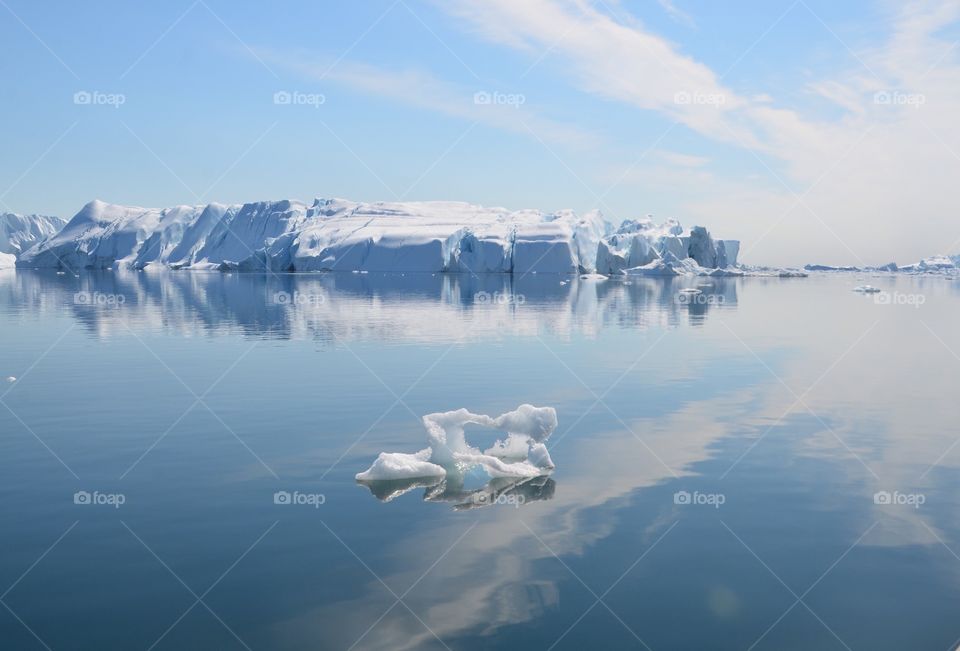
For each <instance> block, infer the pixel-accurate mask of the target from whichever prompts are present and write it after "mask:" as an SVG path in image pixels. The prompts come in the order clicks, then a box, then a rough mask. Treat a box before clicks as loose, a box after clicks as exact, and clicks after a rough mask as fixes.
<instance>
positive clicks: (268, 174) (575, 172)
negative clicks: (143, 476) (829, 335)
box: [0, 0, 960, 264]
mask: <svg viewBox="0 0 960 651" xmlns="http://www.w3.org/2000/svg"><path fill="white" fill-rule="evenodd" d="M957 5H958V3H957V2H956V1H955V0H953V1H950V2H946V1H943V0H940V1H935V0H931V1H924V2H912V3H900V2H897V3H892V2H891V3H887V2H860V1H850V2H843V3H838V2H828V1H820V0H795V1H794V0H791V1H782V2H781V1H780V0H771V1H764V2H760V1H753V0H750V1H738V2H729V3H717V2H712V1H707V0H644V1H639V0H637V1H630V0H619V1H617V0H597V1H595V2H590V1H588V0H583V1H581V0H447V1H445V2H440V1H437V2H431V1H417V0H398V1H394V0H384V1H381V0H371V1H369V2H315V1H314V2H300V1H296V0H285V1H284V2H282V3H239V2H224V1H222V0H198V1H194V0H183V1H179V0H178V1H171V2H164V3H136V4H134V3H129V2H112V1H99V0H97V1H94V2H89V3H83V4H80V3H75V2H65V1H64V2H44V3H37V2H27V1H24V0H0V52H2V55H0V74H2V86H0V87H2V91H3V96H2V103H0V112H2V113H0V117H2V120H0V124H2V127H0V129H2V134H3V140H2V142H3V150H4V153H5V155H4V156H2V157H0V202H2V203H0V210H12V211H15V212H42V213H48V214H57V215H61V216H67V217H69V216H70V215H72V214H73V213H75V212H76V211H77V210H78V209H79V208H80V206H82V205H83V204H84V203H85V202H87V201H89V200H90V199H93V198H101V199H104V200H107V201H111V202H115V203H127V204H136V205H145V206H166V205H173V204H180V203H190V204H194V203H206V202H209V201H219V202H224V203H234V202H242V201H254V200H263V199H279V198H298V199H302V200H310V199H312V198H313V197H315V196H338V197H346V198H350V199H356V200H370V201H373V200H396V199H409V200H429V199H457V200H464V201H470V202H476V203H482V204H487V205H502V206H506V207H509V208H513V209H518V208H526V207H537V208H542V209H548V210H553V209H559V208H567V207H569V208H574V209H577V210H580V211H584V210H589V209H592V208H600V209H601V210H602V211H603V212H604V214H606V215H607V216H608V217H609V218H610V219H611V221H613V222H615V223H619V221H620V220H622V219H626V218H634V217H638V216H643V215H646V214H648V213H650V214H653V215H654V217H655V218H658V219H659V218H662V219H665V218H667V217H676V218H678V219H680V220H681V221H682V222H683V223H684V224H686V225H692V224H694V223H698V224H704V225H706V226H708V227H709V228H711V230H713V231H714V232H715V233H717V234H718V235H720V236H722V237H733V238H739V239H742V240H743V241H744V247H745V253H746V256H745V257H746V259H747V261H749V262H758V263H771V264H772V263H784V264H799V263H803V262H809V261H814V260H816V261H827V262H848V263H857V262H863V263H879V262H885V261H888V260H891V259H896V260H898V261H900V262H909V261H911V260H913V259H914V258H917V257H919V256H922V255H927V254H933V253H938V252H944V253H952V252H957V249H958V247H960V242H958V241H957V240H958V239H960V220H958V219H957V209H956V206H957V205H960V204H958V201H957V199H958V198H960V197H958V196H957V193H958V190H957V188H956V187H955V186H957V185H958V184H956V182H955V178H956V173H957V172H958V171H960V157H958V156H957V152H960V134H958V132H957V131H958V130H957V128H956V126H955V121H956V120H955V115H956V114H957V112H958V110H960V83H957V82H960V64H958V60H960V51H958V48H957V47H956V44H957V37H958V36H960V30H958V26H957V20H958V13H960V8H958V6H957ZM78 93H79V95H78ZM277 93H281V95H280V96H277ZM282 93H287V95H282ZM478 93H480V94H481V95H478ZM276 97H280V100H279V101H280V102H281V103H277V100H276V99H275V98H276ZM284 97H290V98H291V102H290V103H282V100H283V98H284ZM486 97H490V98H491V101H490V103H482V100H483V99H484V98H486ZM878 97H879V99H878ZM478 98H479V100H478ZM85 99H89V100H90V101H89V103H84V101H85ZM886 99H889V101H886ZM478 101H479V102H480V103H478ZM78 102H79V103H78ZM946 249H951V250H946Z"/></svg>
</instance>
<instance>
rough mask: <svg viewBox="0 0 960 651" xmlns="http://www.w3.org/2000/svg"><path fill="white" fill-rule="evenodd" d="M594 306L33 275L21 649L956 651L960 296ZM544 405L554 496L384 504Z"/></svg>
mask: <svg viewBox="0 0 960 651" xmlns="http://www.w3.org/2000/svg"><path fill="white" fill-rule="evenodd" d="M561 280H562V279H561V278H558V277H556V276H544V275H540V276H537V275H529V276H526V277H524V278H518V279H516V280H514V281H512V282H511V281H510V279H509V278H505V277H499V276H494V277H485V278H472V277H469V276H463V277H445V276H440V275H437V276H430V275H406V276H399V275H397V276H377V275H373V274H370V275H359V274H357V275H354V274H342V275H341V274H336V275H324V276H319V275H309V276H306V275H304V276H290V275H288V276H277V277H273V276H268V277H264V276H258V275H237V274H234V275H222V274H201V273H169V274H151V273H122V274H121V273H117V274H113V273H104V274H94V273H84V274H81V275H80V276H79V277H74V276H73V275H55V274H52V273H41V272H20V273H5V274H3V275H0V341H2V353H0V377H2V376H16V377H17V378H18V379H17V380H16V381H15V382H7V383H4V384H2V386H0V392H2V400H0V595H2V596H0V604H2V605H3V606H4V608H0V646H2V647H3V648H4V649H43V648H49V649H53V650H57V651H59V650H60V649H243V648H247V649H351V648H352V649H390V650H393V649H517V648H539V649H582V648H597V649H644V648H646V649H653V650H660V649H751V648H753V649H870V650H871V651H876V650H878V649H944V650H947V649H953V648H955V647H956V645H957V643H958V638H960V617H958V612H960V493H958V490H957V489H958V487H960V445H958V444H957V442H958V440H960V427H958V423H960V400H958V397H957V386H958V383H957V378H958V374H960V358H958V356H957V354H958V353H960V329H958V328H957V327H956V324H957V323H958V322H960V286H958V284H957V283H953V282H950V281H947V280H944V279H939V278H891V277H875V278H874V277H871V278H859V277H857V276H854V275H840V276H834V277H812V278H807V279H792V280H779V279H757V278H753V279H750V278H748V279H739V280H712V281H711V282H712V283H713V286H712V287H701V288H700V289H701V290H702V291H703V293H702V294H700V295H696V296H694V297H692V298H691V297H689V296H684V297H681V295H680V294H679V290H680V289H682V288H684V287H692V286H695V285H697V283H698V280H697V279H682V280H674V281H655V280H635V281H634V282H633V283H631V284H624V283H620V282H615V281H606V282H596V281H585V280H577V279H573V280H571V281H570V282H567V283H565V284H562V283H561ZM699 282H702V280H700V281H699ZM863 282H869V283H871V284H873V285H875V286H877V287H879V288H881V289H883V290H884V293H882V294H877V295H868V296H864V295H859V294H856V293H854V292H852V291H851V290H852V288H853V287H854V286H855V285H857V284H861V283H863ZM521 403H531V404H534V405H538V406H552V407H555V408H556V410H557V412H558V415H559V420H560V425H559V427H558V429H557V431H556V432H555V434H554V435H553V437H552V439H551V440H550V443H551V450H550V451H551V455H552V456H553V459H554V461H555V463H556V465H557V469H556V471H555V472H554V473H553V475H552V476H551V477H550V478H549V479H547V480H538V481H535V482H529V483H526V484H522V485H512V484H510V483H509V482H499V483H497V484H496V485H494V486H489V487H485V486H484V478H483V477H479V476H477V477H474V476H471V477H468V478H467V481H466V483H465V485H464V486H463V487H452V486H447V487H446V490H444V487H417V486H412V487H411V486H404V485H389V486H374V487H365V486H361V485H358V484H357V483H356V481H355V480H354V475H355V474H356V473H357V472H359V471H361V470H364V469H366V468H367V467H368V466H369V464H370V463H371V461H372V460H373V459H374V458H375V457H376V455H377V453H378V452H380V451H384V450H387V451H409V452H413V451H416V450H418V449H420V448H422V447H424V441H425V436H424V429H423V426H422V424H421V422H420V421H419V418H420V416H422V415H423V414H426V413H430V412H435V411H446V410H451V409H457V408H460V407H466V408H468V409H470V410H471V411H474V412H479V413H486V414H492V415H496V414H500V413H502V412H504V411H508V410H511V409H513V408H515V407H516V406H518V405H519V404H521ZM469 436H470V440H471V441H472V442H474V443H475V444H476V445H479V446H484V447H485V446H486V445H487V444H489V443H490V442H491V441H492V439H493V437H494V436H495V435H494V434H491V433H489V432H485V431H476V432H470V433H469ZM408 489H409V490H408ZM404 490H407V492H403V491H404ZM470 490H493V491H495V493H493V494H494V495H498V496H501V498H500V499H490V500H487V502H488V503H489V506H487V507H486V508H475V509H463V508H458V504H461V503H463V502H464V501H465V500H466V499H468V498H469V495H468V493H469V491H470ZM78 502H79V503H78ZM277 502H280V503H277Z"/></svg>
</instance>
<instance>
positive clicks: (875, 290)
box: [853, 285, 880, 294]
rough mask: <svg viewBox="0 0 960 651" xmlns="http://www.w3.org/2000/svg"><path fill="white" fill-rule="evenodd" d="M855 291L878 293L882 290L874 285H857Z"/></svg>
mask: <svg viewBox="0 0 960 651" xmlns="http://www.w3.org/2000/svg"><path fill="white" fill-rule="evenodd" d="M853 291H855V292H860V293H861V294H877V293H879V292H880V289H878V288H877V287H874V286H873V285H857V286H856V287H854V288H853Z"/></svg>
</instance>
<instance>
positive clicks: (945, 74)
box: [440, 0, 960, 264]
mask: <svg viewBox="0 0 960 651" xmlns="http://www.w3.org/2000/svg"><path fill="white" fill-rule="evenodd" d="M440 6H442V7H444V8H445V9H446V10H447V11H448V12H450V13H451V14H452V15H454V16H456V17H457V18H459V19H460V20H462V21H464V23H465V24H466V25H467V26H468V28H469V29H471V30H473V31H474V32H476V33H478V34H481V35H483V36H484V37H485V38H488V39H491V40H493V41H494V42H496V43H499V44H503V45H507V46H509V47H514V48H519V49H521V50H522V51H523V52H525V53H526V55H527V56H530V57H533V58H537V57H541V56H544V53H546V55H545V56H546V57H548V58H550V59H554V60H553V61H551V63H552V64H553V66H554V68H555V69H559V70H560V71H561V72H562V74H564V75H566V76H567V77H568V79H569V80H570V82H571V83H572V84H573V85H574V86H575V87H577V88H578V89H580V90H582V91H585V92H587V93H590V94H593V95H596V96H598V97H602V98H604V99H607V100H616V101H619V102H622V103H626V104H628V105H631V106H634V107H636V108H638V109H642V110H648V111H655V112H657V113H660V114H662V115H665V116H666V117H668V118H669V119H673V120H677V121H679V122H680V123H681V124H683V125H685V126H686V127H688V128H690V129H692V130H693V131H695V132H697V133H698V134H700V135H701V136H703V137H705V138H707V139H709V140H712V141H717V142H721V143H726V144H734V145H735V146H737V147H738V148H741V149H744V150H748V151H751V152H753V153H754V154H755V155H756V157H757V160H756V165H755V167H756V171H758V172H759V173H760V174H762V175H763V176H764V177H766V178H767V179H768V180H772V181H773V186H774V187H775V188H776V189H775V190H773V191H770V190H768V189H765V188H763V187H759V186H757V185H756V184H751V183H750V182H747V181H745V180H744V179H742V178H728V179H716V181H715V182H714V183H712V184H710V186H711V187H698V188H697V191H696V192H695V194H694V197H691V196H690V194H689V193H678V196H677V206H678V210H677V212H678V213H679V216H680V217H681V218H682V219H684V221H691V219H690V218H688V217H687V216H685V214H684V211H689V212H688V214H689V215H690V216H692V217H693V219H695V220H697V221H702V222H703V223H706V224H707V225H711V226H713V225H717V227H718V228H722V229H723V230H724V232H729V231H731V230H732V229H731V228H730V226H731V225H736V226H737V227H738V230H737V231H736V232H737V234H738V235H739V236H740V237H742V239H744V240H745V248H747V249H748V250H749V249H750V243H751V240H753V241H755V242H756V241H758V240H760V239H761V238H762V246H760V247H758V248H757V249H754V250H752V253H754V257H753V260H755V261H758V262H764V263H776V262H782V261H788V262H791V263H795V264H799V263H802V262H805V261H814V260H827V261H837V262H861V263H880V262H886V261H888V260H889V259H891V258H896V259H897V260H898V261H900V262H909V261H912V260H913V259H916V258H918V257H920V256H922V255H927V254H931V253H936V252H938V251H939V249H941V248H943V247H951V246H952V251H956V250H957V249H958V248H960V220H957V215H956V210H957V209H956V206H957V205H960V184H957V183H956V176H957V172H958V170H960V131H958V130H957V129H956V127H955V123H956V115H958V114H960V83H958V82H960V65H958V61H957V55H958V48H956V47H955V45H956V44H954V43H951V42H948V41H944V40H943V39H942V38H941V37H940V36H939V35H938V34H939V32H940V30H942V28H944V27H945V26H948V25H951V24H953V23H954V22H955V21H956V20H957V19H958V17H960V3H957V2H955V1H953V0H941V1H933V0H929V1H917V2H912V3H910V4H908V5H905V6H903V8H902V9H901V10H899V12H897V13H896V14H894V15H893V16H891V28H892V29H891V31H890V33H891V34H892V35H891V36H890V37H889V38H888V39H887V40H886V41H885V42H880V43H876V44H875V45H874V47H872V48H866V49H864V50H862V51H858V52H856V53H853V52H850V53H849V56H846V57H844V58H845V60H846V61H847V62H848V65H847V67H846V69H842V68H841V69H837V70H836V71H835V72H833V73H832V74H831V75H830V76H829V77H827V78H821V79H814V80H812V81H810V82H809V84H808V86H807V88H808V89H809V90H810V91H811V92H812V93H814V94H816V95H818V96H820V97H822V98H824V99H826V100H827V101H829V102H830V103H831V104H832V105H833V106H834V108H835V109H836V108H839V109H840V110H839V113H838V112H837V111H836V110H833V111H830V112H825V111H823V110H821V108H822V107H821V108H810V107H807V106H803V107H800V106H794V107H792V108H791V107H789V106H785V105H784V103H783V100H782V99H780V100H779V101H777V100H771V98H770V97H769V94H766V93H755V92H752V93H750V94H743V95H741V94H740V93H738V92H736V91H735V90H733V89H731V88H730V87H728V85H727V84H725V83H724V81H723V79H722V77H721V76H719V75H718V74H717V73H715V72H714V71H713V70H711V69H710V68H709V67H708V66H706V65H705V64H703V63H701V62H699V61H697V60H695V59H693V58H692V57H689V56H687V55H685V54H683V53H682V52H681V51H680V50H679V48H678V47H677V46H676V45H675V44H672V43H670V42H668V41H667V40H665V39H664V38H662V37H660V36H658V35H656V34H653V33H651V32H649V31H648V30H647V29H646V28H644V27H643V26H642V25H639V24H636V23H635V22H633V21H627V20H617V19H616V17H614V16H610V15H607V14H605V13H602V12H600V11H598V10H597V9H595V8H593V6H592V5H590V4H588V3H586V2H582V1H579V0H570V1H564V0H558V1H556V2H551V1H550V0H530V1H529V2H523V3H517V2H512V1H511V0H449V2H444V3H443V4H442V5H440ZM794 11H797V12H805V11H809V9H808V8H807V7H806V6H805V5H803V4H800V5H797V6H796V7H795V8H794ZM782 27H783V28H784V29H789V17H787V19H785V22H784V25H782ZM824 29H825V30H826V28H824ZM768 38H776V34H775V32H774V33H772V34H771V35H769V36H768ZM746 45H748V44H745V46H746ZM836 46H837V47H838V48H841V49H843V48H844V47H845V46H844V45H843V44H841V43H839V42H837V43H836ZM747 56H749V54H748V55H747ZM878 92H886V93H888V95H881V96H880V97H879V98H878V97H877V95H876V94H877V93H878ZM680 93H686V95H678V94H680ZM887 97H889V98H890V99H889V101H885V99H886V98H887ZM678 99H679V100H681V101H678ZM590 117H591V116H585V120H589V119H590ZM741 158H742V157H741ZM749 160H750V159H749V158H748V161H749ZM784 186H786V187H784ZM811 186H812V189H811V190H810V191H809V194H806V195H804V192H806V190H807V189H808V188H810V187H811ZM711 189H713V190H714V191H713V193H712V194H710V191H711ZM793 192H796V193H797V195H801V196H802V198H801V199H798V198H797V196H796V195H794V194H793ZM761 251H763V254H761ZM952 251H951V252H952ZM944 252H948V251H944ZM801 256H802V257H801Z"/></svg>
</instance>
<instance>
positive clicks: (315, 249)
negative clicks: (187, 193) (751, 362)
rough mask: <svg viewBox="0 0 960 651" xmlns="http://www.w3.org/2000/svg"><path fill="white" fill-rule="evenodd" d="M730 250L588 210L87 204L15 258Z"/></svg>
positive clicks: (647, 254) (303, 263)
mask: <svg viewBox="0 0 960 651" xmlns="http://www.w3.org/2000/svg"><path fill="white" fill-rule="evenodd" d="M737 248H738V244H737V243H735V242H733V243H731V242H730V241H716V240H713V239H712V238H711V236H710V234H709V233H708V232H707V231H706V229H704V228H701V227H697V228H694V229H693V230H692V231H690V232H689V233H688V234H684V232H683V230H682V228H681V227H680V225H679V224H678V223H677V222H675V221H671V222H668V223H667V224H664V225H662V226H655V225H654V224H653V223H652V222H650V221H649V220H645V221H631V222H624V223H623V225H622V226H621V227H620V228H619V229H617V231H616V232H613V233H611V228H610V225H609V224H608V223H607V222H606V221H605V220H604V218H603V216H602V215H601V214H600V212H599V211H591V212H589V213H587V214H585V215H582V216H579V215H577V214H576V213H574V212H573V211H569V210H564V211H559V212H556V213H543V212H540V211H537V210H521V211H508V210H506V209H504V208H485V207H482V206H476V205H471V204H467V203H460V202H443V201H434V202H405V203H400V202H395V203H390V202H381V203H356V202H352V201H346V200H342V199H316V200H314V202H313V204H312V205H307V204H304V203H300V202H297V201H272V202H259V203H248V204H243V205H232V206H227V205H222V204H209V205H206V206H176V207H173V208H165V209H148V208H138V207H131V206H118V205H112V204H107V203H104V202H102V201H93V202H91V203H89V204H87V205H86V206H84V207H83V209H82V210H81V211H80V212H79V213H77V214H76V215H75V216H74V217H73V219H71V220H70V222H69V223H67V224H66V226H64V227H63V229H62V230H60V232H59V233H57V234H56V235H55V236H53V237H49V238H47V239H45V240H43V241H42V242H39V243H38V244H36V245H35V246H33V247H32V248H31V249H30V250H28V251H25V252H24V253H22V254H21V255H19V257H18V262H17V265H18V266H21V267H56V268H70V269H82V268H95V269H96V268H107V267H113V266H115V265H118V266H126V267H133V268H141V269H142V268H145V267H148V266H150V265H161V266H168V267H171V268H191V269H221V270H228V269H237V270H241V271H399V272H440V271H452V272H464V273H521V274H523V273H530V272H539V273H592V272H599V273H606V274H610V273H617V272H619V271H622V270H623V269H627V268H630V267H635V266H640V265H644V264H648V263H650V262H652V261H654V260H657V259H660V258H662V257H664V256H665V255H666V254H668V253H669V254H670V255H671V256H673V257H675V258H677V259H679V260H684V259H687V258H693V259H694V260H695V261H696V262H697V264H699V265H700V266H704V267H711V268H713V267H725V266H727V265H733V264H735V263H736V252H737Z"/></svg>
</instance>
